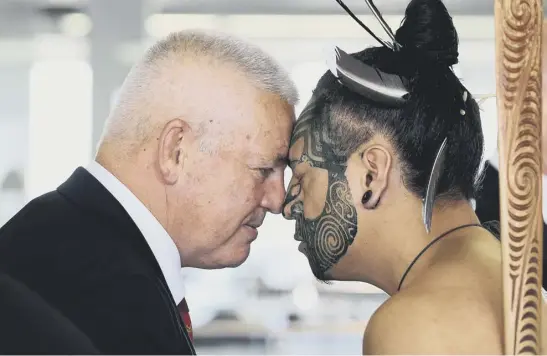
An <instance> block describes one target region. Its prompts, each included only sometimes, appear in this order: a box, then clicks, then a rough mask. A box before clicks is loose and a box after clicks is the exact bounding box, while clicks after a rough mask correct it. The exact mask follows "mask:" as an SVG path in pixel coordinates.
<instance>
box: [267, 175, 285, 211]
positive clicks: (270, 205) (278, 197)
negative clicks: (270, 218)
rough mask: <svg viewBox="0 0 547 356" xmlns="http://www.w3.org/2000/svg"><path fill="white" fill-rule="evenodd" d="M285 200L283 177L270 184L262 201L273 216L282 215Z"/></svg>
mask: <svg viewBox="0 0 547 356" xmlns="http://www.w3.org/2000/svg"><path fill="white" fill-rule="evenodd" d="M284 199H285V184H284V183H283V177H281V179H276V180H275V181H273V182H270V184H269V185H268V187H266V194H264V199H263V201H262V206H263V207H264V208H266V209H267V210H268V211H269V212H271V213H273V214H280V213H281V212H282V209H283V201H284Z"/></svg>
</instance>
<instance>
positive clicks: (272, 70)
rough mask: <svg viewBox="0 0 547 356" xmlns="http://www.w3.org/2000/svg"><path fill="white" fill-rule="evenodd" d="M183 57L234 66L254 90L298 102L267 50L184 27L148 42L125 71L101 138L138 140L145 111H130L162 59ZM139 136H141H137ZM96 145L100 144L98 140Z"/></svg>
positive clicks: (287, 78)
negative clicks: (260, 90) (141, 52)
mask: <svg viewBox="0 0 547 356" xmlns="http://www.w3.org/2000/svg"><path fill="white" fill-rule="evenodd" d="M186 57H194V58H195V57H198V58H199V57H204V58H206V57H208V58H212V59H214V60H218V61H219V62H221V63H229V64H232V65H233V66H235V68H236V69H237V70H239V71H240V72H241V73H242V74H243V75H245V76H246V77H247V78H248V79H249V81H250V82H251V83H252V84H253V85H254V86H255V87H257V88H258V89H262V90H265V91H268V92H270V93H273V94H276V95H278V96H279V97H281V98H282V99H283V100H285V101H286V102H287V103H289V104H290V105H296V104H297V103H298V90H297V89H296V86H295V84H294V82H293V81H292V80H291V78H290V76H289V73H288V72H287V71H286V70H285V69H284V68H283V67H282V66H281V65H280V64H279V63H278V62H277V61H276V60H275V59H274V58H273V57H272V56H271V55H269V54H268V53H266V52H265V51H264V50H262V49H261V48H259V47H258V46H256V45H253V44H251V43H249V42H247V41H245V40H242V39H240V38H238V37H235V36H231V35H228V34H225V33H222V32H212V31H203V30H184V31H180V32H174V33H171V34H170V35H169V36H167V37H165V38H164V39H161V40H159V41H158V42H156V43H155V44H154V45H152V46H151V47H150V48H149V49H148V50H147V51H146V53H145V54H144V57H143V58H142V59H141V61H140V62H139V63H138V64H137V65H135V66H134V67H133V69H132V70H131V72H130V73H129V75H128V77H127V78H126V81H125V83H124V87H123V88H122V90H121V91H120V96H119V97H118V100H117V103H116V104H115V107H114V109H113V111H112V113H111V115H110V118H109V119H108V122H107V125H106V126H105V130H104V132H103V138H102V139H101V141H103V140H107V139H108V138H111V139H122V138H124V137H125V138H129V136H131V135H136V136H137V137H135V138H136V139H137V140H139V138H138V137H139V136H143V135H145V134H146V133H145V132H144V131H146V130H147V129H148V128H149V127H148V125H147V122H146V121H147V120H149V118H148V115H147V114H146V113H142V115H141V114H139V113H136V112H135V111H133V110H131V107H135V106H137V104H138V101H139V99H138V96H139V94H144V93H143V91H146V89H147V86H148V85H149V82H150V81H151V80H153V79H152V78H153V77H154V76H156V75H157V73H159V72H160V71H161V68H159V67H161V65H162V63H163V62H171V61H177V60H178V59H182V60H183V59H184V58H186ZM141 138H143V137H141ZM99 145H100V143H99Z"/></svg>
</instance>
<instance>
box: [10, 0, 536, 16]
mask: <svg viewBox="0 0 547 356" xmlns="http://www.w3.org/2000/svg"><path fill="white" fill-rule="evenodd" d="M89 1H91V0H0V12H1V13H2V15H4V14H8V13H17V12H19V13H21V12H29V11H45V12H49V13H55V12H63V11H75V10H81V11H85V9H86V7H87V4H88V3H89ZM111 1H115V0H111ZM148 2H149V3H150V5H151V6H153V7H156V8H158V9H160V11H162V12H166V13H216V14H310V15H311V14H340V13H341V12H342V10H341V8H340V6H339V5H338V4H337V3H336V2H335V1H334V0H149V1H148ZM344 2H345V3H346V5H347V6H348V7H350V8H351V9H352V11H354V12H355V13H362V14H365V13H369V11H368V9H367V6H366V4H365V1H364V0H345V1H344ZM408 2H409V1H408V0H377V1H376V3H377V6H378V8H379V9H380V10H381V11H382V12H383V13H385V14H400V13H402V12H403V10H404V8H405V7H406V5H407V4H408ZM445 4H446V5H447V7H448V8H449V10H450V11H451V13H452V14H454V15H456V14H465V15H487V14H493V13H494V1H493V0H478V1H477V0H445ZM546 8H547V6H546Z"/></svg>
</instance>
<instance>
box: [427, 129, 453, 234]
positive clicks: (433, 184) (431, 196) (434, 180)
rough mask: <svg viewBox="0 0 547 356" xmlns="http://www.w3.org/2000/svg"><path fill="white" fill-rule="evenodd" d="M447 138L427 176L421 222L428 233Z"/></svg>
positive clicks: (441, 171)
mask: <svg viewBox="0 0 547 356" xmlns="http://www.w3.org/2000/svg"><path fill="white" fill-rule="evenodd" d="M447 140H448V138H446V137H445V139H444V141H443V143H442V144H441V147H440V148H439V151H438V152H437V156H436V157H435V162H433V168H432V169H431V175H430V176H429V182H428V184H427V190H426V193H425V198H424V200H423V206H422V217H423V223H424V225H425V230H426V231H427V233H428V234H429V232H430V231H431V218H432V216H433V206H434V203H435V197H436V195H437V186H438V184H439V180H440V178H441V176H442V173H443V169H444V160H445V156H446V142H447Z"/></svg>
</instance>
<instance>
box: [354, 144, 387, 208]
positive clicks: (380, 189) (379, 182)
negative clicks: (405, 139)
mask: <svg viewBox="0 0 547 356" xmlns="http://www.w3.org/2000/svg"><path fill="white" fill-rule="evenodd" d="M360 157H361V164H362V167H363V171H362V172H363V174H362V177H361V188H362V189H363V191H364V192H365V193H364V196H363V199H362V202H363V205H364V207H365V208H367V209H374V208H375V207H376V206H377V205H378V203H379V202H380V199H381V198H382V196H383V195H384V193H385V191H386V189H387V185H388V180H389V173H390V170H391V164H392V156H391V153H390V152H389V151H388V150H387V149H386V148H385V147H384V146H382V145H378V144H376V145H372V146H369V147H366V148H363V150H362V151H361V153H360Z"/></svg>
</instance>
